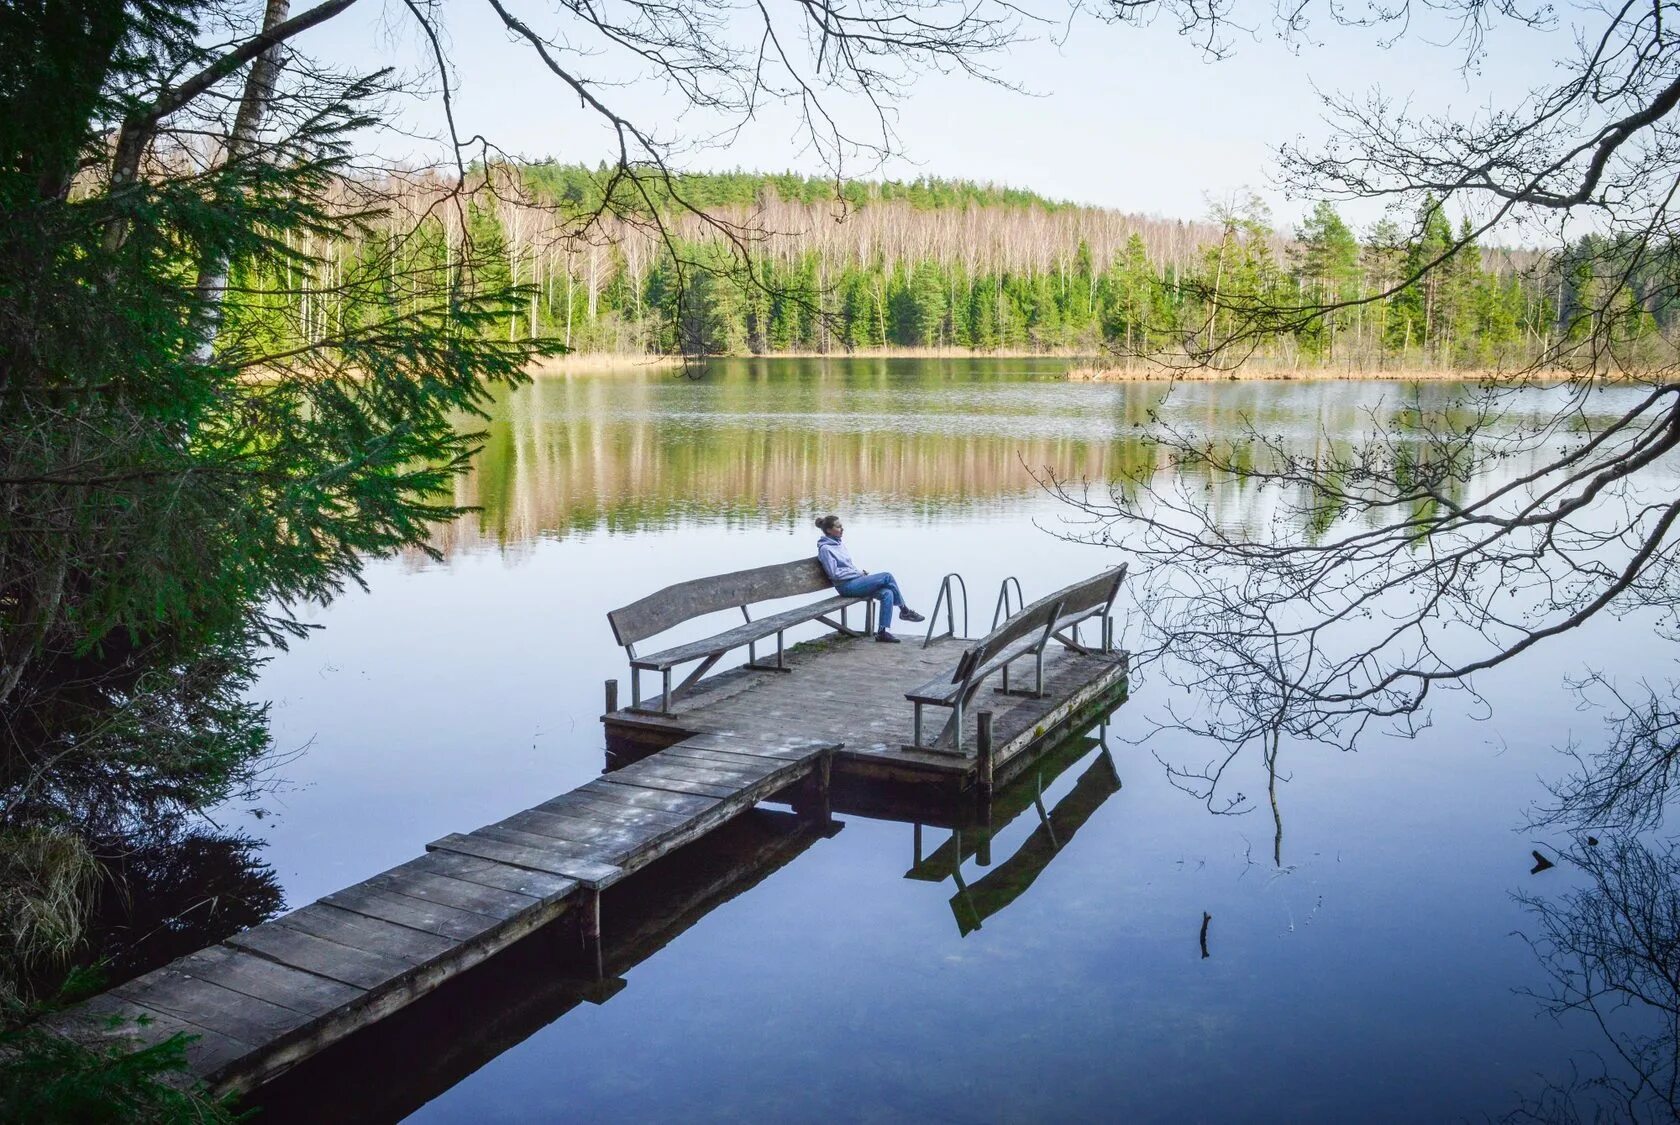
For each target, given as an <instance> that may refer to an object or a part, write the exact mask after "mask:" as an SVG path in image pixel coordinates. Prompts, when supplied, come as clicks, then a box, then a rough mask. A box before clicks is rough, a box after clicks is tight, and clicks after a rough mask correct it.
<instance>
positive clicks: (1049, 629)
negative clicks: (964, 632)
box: [904, 565, 1126, 754]
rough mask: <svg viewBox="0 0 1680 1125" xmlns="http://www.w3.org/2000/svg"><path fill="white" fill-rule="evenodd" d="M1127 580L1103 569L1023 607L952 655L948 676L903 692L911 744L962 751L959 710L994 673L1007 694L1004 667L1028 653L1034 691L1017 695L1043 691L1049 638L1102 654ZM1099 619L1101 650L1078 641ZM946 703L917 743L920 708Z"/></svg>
mask: <svg viewBox="0 0 1680 1125" xmlns="http://www.w3.org/2000/svg"><path fill="white" fill-rule="evenodd" d="M1125 578H1126V567H1125V566H1124V565H1121V566H1117V567H1115V568H1114V569H1112V570H1105V571H1103V572H1102V573H1101V574H1098V575H1096V576H1095V577H1093V578H1087V579H1085V580H1084V581H1082V582H1075V583H1074V584H1073V585H1071V586H1066V587H1064V588H1062V589H1060V590H1057V591H1056V592H1055V593H1053V594H1047V595H1046V596H1044V597H1042V598H1040V599H1038V601H1036V602H1033V603H1032V604H1031V605H1028V606H1024V607H1022V608H1021V610H1020V611H1019V612H1017V613H1015V614H1014V615H1012V616H1011V617H1010V618H1009V619H1008V620H1006V621H1004V622H1003V624H1001V625H999V626H998V627H997V628H996V629H993V630H992V631H991V632H990V633H988V634H986V635H985V636H984V637H981V638H980V639H979V640H978V641H975V642H974V643H973V644H971V645H969V646H968V647H967V648H966V649H964V650H963V653H962V655H961V656H960V657H958V658H957V665H956V667H955V668H954V669H952V671H951V673H950V674H949V675H948V676H940V677H937V678H935V679H932V680H929V681H928V682H927V683H925V684H922V685H921V686H920V687H918V688H915V689H913V690H911V691H907V692H905V693H904V698H905V699H908V700H909V701H910V703H911V705H912V706H913V707H914V708H915V720H914V727H913V735H912V738H913V748H914V749H918V750H947V749H948V750H950V751H951V752H952V753H957V754H961V753H963V745H962V727H963V714H964V711H965V710H966V709H967V707H968V705H969V704H970V703H971V702H972V701H973V699H974V696H975V694H976V693H977V692H978V691H979V690H980V687H981V685H982V684H984V683H985V681H986V680H987V679H988V678H989V677H990V676H991V675H992V674H993V673H994V672H1001V673H1002V674H1003V683H1002V686H1001V687H1000V688H999V690H1000V691H1004V692H1008V691H1009V690H1010V689H1009V666H1010V665H1011V664H1013V663H1014V662H1015V661H1017V660H1022V659H1024V658H1026V657H1028V656H1032V657H1033V658H1034V679H1033V689H1032V691H1030V692H1025V693H1020V694H1028V695H1034V696H1037V695H1042V694H1043V693H1044V648H1045V646H1046V645H1047V644H1049V643H1050V640H1051V639H1052V638H1054V639H1055V640H1056V641H1057V642H1059V643H1060V644H1062V645H1064V646H1066V647H1068V648H1071V649H1073V650H1075V651H1077V652H1081V653H1094V652H1097V651H1102V652H1107V651H1109V650H1110V649H1111V647H1112V645H1113V639H1114V638H1113V629H1112V623H1111V622H1110V621H1109V617H1108V615H1109V611H1110V610H1111V609H1112V608H1113V605H1114V599H1115V597H1116V595H1118V594H1119V592H1120V583H1121V582H1123V581H1124V580H1125ZM1093 617H1095V618H1100V619H1101V620H1102V641H1101V646H1102V647H1101V649H1100V650H1099V649H1093V648H1091V647H1090V646H1087V645H1084V644H1081V643H1080V641H1079V626H1080V624H1081V623H1082V622H1085V621H1088V620H1090V619H1091V618H1093ZM929 706H932V707H949V708H950V709H951V717H950V719H949V720H948V721H947V722H946V724H945V726H944V727H943V728H942V729H941V730H940V732H939V734H938V736H937V737H935V738H934V740H933V741H932V742H931V743H926V744H924V743H923V742H922V708H924V707H929Z"/></svg>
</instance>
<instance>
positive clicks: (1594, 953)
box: [1509, 837, 1680, 1121]
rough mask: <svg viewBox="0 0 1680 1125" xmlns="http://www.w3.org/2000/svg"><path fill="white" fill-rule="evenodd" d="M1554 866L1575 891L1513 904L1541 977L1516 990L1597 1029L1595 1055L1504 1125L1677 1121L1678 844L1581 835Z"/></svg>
mask: <svg viewBox="0 0 1680 1125" xmlns="http://www.w3.org/2000/svg"><path fill="white" fill-rule="evenodd" d="M1563 859H1564V861H1565V862H1566V864H1567V865H1568V866H1569V867H1571V868H1573V869H1574V870H1575V871H1576V872H1577V873H1579V875H1581V876H1583V877H1584V885H1581V886H1578V887H1575V888H1574V889H1571V890H1568V891H1565V892H1563V893H1561V894H1558V895H1555V896H1542V895H1523V896H1520V898H1521V901H1522V903H1523V904H1524V905H1525V906H1526V907H1527V908H1528V909H1529V911H1530V912H1531V914H1532V915H1533V920H1534V929H1533V932H1532V933H1530V934H1528V935H1526V936H1527V938H1528V941H1529V944H1530V946H1531V947H1532V948H1533V950H1534V953H1535V956H1536V957H1537V958H1538V960H1539V962H1540V965H1541V967H1542V968H1543V969H1544V971H1545V975H1546V980H1545V983H1544V984H1543V985H1542V986H1540V987H1538V988H1533V989H1527V990H1525V991H1527V992H1528V993H1529V994H1530V995H1532V996H1534V997H1535V999H1537V1000H1538V1001H1539V1002H1540V1005H1541V1007H1542V1009H1543V1010H1544V1011H1547V1012H1549V1013H1551V1014H1552V1015H1554V1016H1557V1017H1565V1018H1575V1019H1580V1020H1582V1021H1584V1022H1585V1023H1586V1024H1587V1025H1589V1026H1592V1027H1595V1028H1597V1030H1598V1031H1599V1033H1600V1034H1601V1036H1602V1043H1603V1048H1604V1049H1603V1050H1601V1051H1595V1052H1592V1053H1591V1054H1588V1055H1586V1056H1584V1057H1582V1056H1577V1057H1576V1058H1575V1059H1574V1060H1573V1065H1572V1067H1571V1069H1570V1071H1569V1072H1568V1077H1566V1078H1560V1079H1554V1080H1553V1081H1551V1082H1549V1083H1547V1084H1546V1086H1545V1088H1544V1090H1543V1091H1542V1092H1541V1093H1540V1094H1539V1095H1538V1096H1536V1097H1534V1098H1532V1099H1530V1100H1529V1101H1527V1102H1525V1103H1524V1105H1523V1106H1522V1107H1521V1108H1519V1109H1518V1110H1517V1111H1516V1112H1514V1113H1513V1114H1512V1115H1511V1116H1510V1118H1509V1119H1510V1120H1518V1121H1564V1120H1568V1121H1592V1120H1626V1121H1667V1120H1675V1119H1680V1065H1677V1064H1680V843H1677V842H1676V841H1673V840H1666V841H1656V842H1652V841H1644V840H1639V839H1636V838H1627V837H1622V838H1615V839H1606V840H1604V841H1599V840H1598V839H1596V838H1594V837H1583V839H1582V841H1581V842H1580V843H1579V844H1578V845H1576V846H1574V847H1572V848H1571V849H1570V850H1569V851H1568V852H1567V853H1566V854H1565V855H1564V856H1563Z"/></svg>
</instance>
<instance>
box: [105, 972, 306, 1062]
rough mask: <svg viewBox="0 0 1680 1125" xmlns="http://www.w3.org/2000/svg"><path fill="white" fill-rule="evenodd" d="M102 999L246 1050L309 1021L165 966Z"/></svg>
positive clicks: (297, 1013) (251, 997) (301, 1014)
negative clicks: (196, 1029)
mask: <svg viewBox="0 0 1680 1125" xmlns="http://www.w3.org/2000/svg"><path fill="white" fill-rule="evenodd" d="M108 995H111V996H114V997H116V998H117V999H119V1000H129V1001H132V1002H134V1003H136V1004H139V1005H141V1006H142V1007H146V1008H150V1009H152V1010H153V1011H156V1012H162V1013H163V1014H164V1015H166V1016H173V1017H175V1018H176V1019H178V1020H183V1021H186V1022H188V1023H193V1024H197V1025H198V1026H200V1027H202V1028H204V1029H205V1030H207V1031H213V1032H215V1033H216V1034H218V1035H225V1036H227V1037H228V1038H229V1039H237V1040H239V1041H240V1042H243V1043H251V1044H260V1043H268V1042H271V1041H273V1040H275V1039H278V1038H280V1037H281V1036H283V1035H285V1034H286V1033H287V1032H291V1031H296V1030H297V1029H298V1028H300V1027H302V1026H303V1025H304V1024H306V1023H308V1022H309V1019H310V1017H309V1016H307V1015H305V1014H303V1013H302V1012H298V1011H294V1010H292V1009H291V1008H282V1007H281V1006H280V1005H278V1004H271V1003H269V1002H268V1001H266V1000H259V999H257V998H256V997H253V996H247V995H245V994H244V993H243V992H235V991H234V990H233V989H231V988H224V987H222V986H221V985H219V984H216V983H214V982H213V981H207V980H203V979H201V978H199V977H195V976H191V975H189V974H186V973H182V972H180V971H178V970H176V969H173V968H171V967H170V966H165V967H164V968H161V969H157V970H154V971H153V972H150V973H147V974H146V975H145V976H142V977H136V978H135V979H133V980H131V981H129V982H128V983H127V984H120V985H118V986H117V987H115V988H113V989H111V991H110V992H109V993H108Z"/></svg>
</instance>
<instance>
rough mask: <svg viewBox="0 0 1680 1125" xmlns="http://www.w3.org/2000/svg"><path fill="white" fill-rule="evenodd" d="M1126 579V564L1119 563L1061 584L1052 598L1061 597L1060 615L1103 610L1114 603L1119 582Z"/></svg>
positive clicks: (1106, 609)
mask: <svg viewBox="0 0 1680 1125" xmlns="http://www.w3.org/2000/svg"><path fill="white" fill-rule="evenodd" d="M1125 580H1126V564H1125V563H1121V564H1120V565H1119V566H1117V567H1115V568H1114V569H1112V570H1105V571H1103V572H1102V573H1101V574H1099V575H1097V576H1096V577H1094V578H1087V579H1085V580H1084V581H1082V582H1075V583H1074V584H1073V585H1071V586H1063V587H1062V588H1061V589H1060V590H1057V591H1056V592H1055V593H1054V594H1051V595H1050V597H1052V598H1061V599H1062V612H1061V614H1060V616H1063V617H1066V616H1067V615H1068V614H1070V613H1087V612H1089V611H1091V610H1094V609H1097V608H1099V607H1100V608H1101V609H1102V610H1103V612H1105V613H1106V612H1107V611H1108V607H1109V606H1111V605H1113V604H1114V599H1115V597H1116V596H1117V595H1118V594H1119V593H1120V583H1122V582H1124V581H1125Z"/></svg>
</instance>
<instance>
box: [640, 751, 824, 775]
mask: <svg viewBox="0 0 1680 1125" xmlns="http://www.w3.org/2000/svg"><path fill="white" fill-rule="evenodd" d="M647 760H648V761H655V760H657V761H664V762H668V761H672V760H680V761H684V762H692V763H694V764H695V765H697V766H702V767H705V768H707V769H725V770H730V771H731V772H735V773H742V774H745V775H747V776H749V777H754V778H757V777H763V776H764V775H765V774H767V773H774V772H775V771H776V770H779V769H784V768H786V767H787V766H788V765H790V764H794V763H792V762H790V761H789V760H788V759H786V758H764V757H755V756H753V755H751V754H732V753H730V752H729V751H727V750H704V749H698V748H694V749H691V748H689V747H688V746H686V745H678V746H673V747H671V748H670V749H668V750H661V751H660V752H659V753H658V754H656V755H654V757H652V758H649V759H647Z"/></svg>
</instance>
